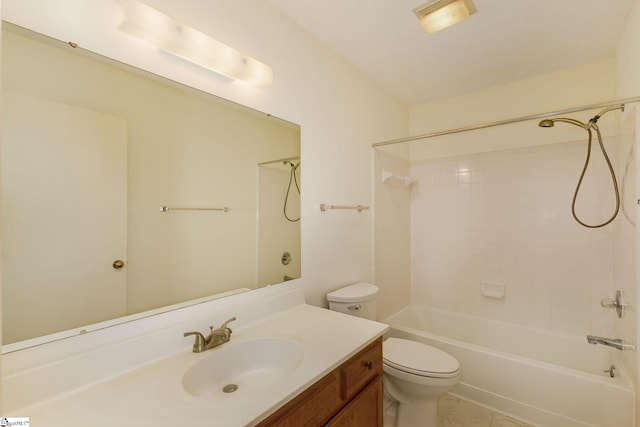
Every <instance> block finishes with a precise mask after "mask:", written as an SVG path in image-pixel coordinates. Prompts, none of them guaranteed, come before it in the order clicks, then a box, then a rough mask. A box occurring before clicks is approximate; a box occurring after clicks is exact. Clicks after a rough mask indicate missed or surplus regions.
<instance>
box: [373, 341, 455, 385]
mask: <svg viewBox="0 0 640 427" xmlns="http://www.w3.org/2000/svg"><path fill="white" fill-rule="evenodd" d="M382 349H383V350H382V353H383V354H382V358H383V363H384V364H386V365H387V366H390V367H392V368H394V369H397V370H399V371H402V372H405V373H408V374H412V375H418V376H421V377H429V378H453V377H456V376H458V375H460V363H459V362H458V360H456V358H455V357H453V356H451V355H450V354H448V353H446V352H444V351H442V350H439V349H437V348H435V347H431V346H430V345H427V344H424V343H420V342H417V341H411V340H405V339H401V338H393V337H392V338H388V339H387V340H386V341H385V342H384V344H383V346H382Z"/></svg>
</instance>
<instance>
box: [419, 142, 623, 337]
mask: <svg viewBox="0 0 640 427" xmlns="http://www.w3.org/2000/svg"><path fill="white" fill-rule="evenodd" d="M618 140H619V138H605V144H606V146H607V148H608V151H609V155H610V157H611V158H612V159H614V160H615V159H616V155H615V153H616V149H617V148H618V147H617V146H616V144H617V143H618ZM618 145H619V144H618ZM585 152H586V142H585V141H580V142H575V143H563V144H554V145H548V146H541V147H534V148H524V149H518V150H509V151H501V152H493V153H482V154H474V155H467V156H461V157H455V158H446V159H437V160H428V161H422V162H413V163H412V164H411V175H412V176H413V177H414V178H415V179H416V180H417V181H418V184H417V185H416V186H415V188H414V189H413V190H412V199H411V257H412V258H411V265H412V277H411V283H412V294H411V303H412V304H415V305H428V306H431V307H438V308H443V309H447V310H452V311H457V312H461V313H466V314H472V315H476V316H479V317H484V318H491V319H497V320H502V321H506V322H510V323H515V324H519V325H525V326H533V327H537V328H541V329H545V330H550V331H556V332H564V333H571V334H575V335H580V336H584V335H585V334H594V335H604V336H608V334H611V333H612V327H613V324H614V320H615V319H614V318H615V316H614V314H613V312H612V311H610V310H605V309H603V308H602V307H600V299H601V298H611V297H612V296H613V293H614V290H615V288H614V287H613V285H612V283H613V268H614V266H613V265H614V262H613V245H614V241H613V231H612V230H613V227H614V226H616V223H618V222H621V221H626V220H625V219H624V217H623V215H622V214H621V215H619V216H618V218H617V219H616V220H615V221H614V224H612V225H611V226H608V227H605V228H601V229H587V228H584V227H582V226H580V225H579V224H577V223H576V222H575V221H574V220H573V218H572V217H571V199H572V197H573V192H574V189H575V186H576V183H577V181H578V177H579V174H580V171H581V169H582V166H583V163H584V158H585ZM621 169H623V167H616V172H617V175H618V181H619V184H620V183H621V181H622V176H623V174H622V170H621ZM629 181H633V178H631V179H627V182H626V185H627V186H629V185H633V184H634V183H633V182H629ZM627 193H629V192H628V191H627ZM631 194H632V193H631ZM627 203H633V198H631V201H629V198H627ZM630 206H633V204H631V205H630ZM613 208H614V193H613V188H612V185H611V179H610V177H609V172H608V170H607V169H606V166H605V164H604V161H603V159H602V155H601V154H600V153H599V149H598V148H597V143H596V144H595V145H594V147H593V155H592V161H591V166H590V168H589V171H588V173H587V176H586V177H585V180H584V183H583V185H582V189H581V192H580V195H579V197H578V204H577V211H578V212H579V214H580V216H581V217H582V218H583V220H584V221H586V222H588V223H597V222H598V221H600V222H602V220H603V219H607V218H609V216H610V214H611V212H612V211H613ZM483 282H488V283H495V284H500V285H504V286H505V289H506V296H505V298H504V299H491V298H487V297H483V296H481V294H480V289H481V285H482V283H483Z"/></svg>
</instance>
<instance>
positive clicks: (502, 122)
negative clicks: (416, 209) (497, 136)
mask: <svg viewBox="0 0 640 427" xmlns="http://www.w3.org/2000/svg"><path fill="white" fill-rule="evenodd" d="M634 102H640V96H637V97H635V98H626V99H620V100H616V101H609V102H601V103H598V104H591V105H584V106H582V107H574V108H568V109H566V110H558V111H552V112H550V113H542V114H534V115H531V116H523V117H516V118H513V119H507V120H499V121H497V122H489V123H482V124H479V125H471V126H465V127H461V128H454V129H447V130H442V131H438V132H431V133H425V134H423V135H416V136H408V137H406V138H399V139H392V140H389V141H382V142H376V143H374V144H372V145H371V147H373V148H377V147H383V146H385V145H393V144H400V143H401V142H412V141H418V140H420V139H428V138H434V137H436V136H444V135H450V134H454V133H462V132H468V131H471V130H478V129H486V128H491V127H496V126H502V125H509V124H512V123H520V122H526V121H528V120H540V119H545V118H547V117H553V116H559V115H561V114H570V113H577V112H579V111H586V110H595V109H597V108H606V107H611V106H613V105H619V104H631V103H634Z"/></svg>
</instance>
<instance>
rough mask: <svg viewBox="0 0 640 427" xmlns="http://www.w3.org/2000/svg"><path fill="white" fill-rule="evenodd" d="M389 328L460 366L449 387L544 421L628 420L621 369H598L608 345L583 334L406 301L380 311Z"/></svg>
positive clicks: (623, 425)
mask: <svg viewBox="0 0 640 427" xmlns="http://www.w3.org/2000/svg"><path fill="white" fill-rule="evenodd" d="M386 322H387V323H389V324H390V326H391V331H390V332H389V335H391V336H395V337H399V338H407V339H412V340H416V341H419V342H424V343H426V344H428V345H431V346H433V347H436V348H440V349H442V350H444V351H446V352H447V353H449V354H451V355H452V356H454V357H455V358H456V359H458V361H459V362H460V365H461V366H462V378H461V380H460V383H459V384H458V386H456V388H454V390H453V391H452V392H451V393H452V394H454V395H457V396H460V397H462V398H464V399H467V400H470V401H473V402H478V403H479V404H481V405H483V406H486V407H489V408H495V409H496V410H498V411H500V412H502V413H506V414H510V415H513V416H514V417H516V418H519V419H522V420H526V421H527V422H529V423H531V424H534V425H540V426H544V427H592V426H596V425H597V426H600V427H632V426H633V412H634V409H633V408H634V392H633V386H632V385H631V381H630V378H629V377H628V375H627V372H626V371H625V370H624V369H622V368H621V367H620V366H619V370H618V375H617V376H616V377H615V378H610V377H609V376H608V375H606V374H604V373H603V370H605V369H607V368H608V367H609V366H610V365H611V364H612V363H613V359H614V355H615V352H616V350H613V349H610V348H608V347H603V346H592V345H590V344H588V343H587V342H586V340H585V339H584V338H583V337H578V336H575V335H570V334H563V333H557V332H550V331H545V330H542V329H536V328H530V327H525V326H519V325H514V324H508V323H506V322H501V321H496V320H489V319H482V318H479V317H474V316H469V315H464V314H459V313H455V312H451V311H444V310H436V309H432V308H428V307H418V306H411V307H408V308H406V309H404V310H402V311H401V312H399V313H397V314H395V315H393V316H391V317H390V318H388V319H386Z"/></svg>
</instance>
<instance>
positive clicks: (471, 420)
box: [438, 394, 533, 427]
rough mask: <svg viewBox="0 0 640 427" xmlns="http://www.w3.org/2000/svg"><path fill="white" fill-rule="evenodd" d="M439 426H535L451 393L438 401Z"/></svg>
mask: <svg viewBox="0 0 640 427" xmlns="http://www.w3.org/2000/svg"><path fill="white" fill-rule="evenodd" d="M438 415H439V422H438V427H533V426H531V425H530V424H527V423H524V422H522V421H518V420H516V419H513V418H510V417H508V416H506V415H503V414H499V413H496V412H493V411H491V410H489V409H486V408H484V407H482V406H478V405H475V404H473V403H471V402H468V401H466V400H461V399H458V398H456V397H453V396H451V395H449V394H447V395H445V396H443V397H442V398H440V401H439V402H438Z"/></svg>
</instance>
